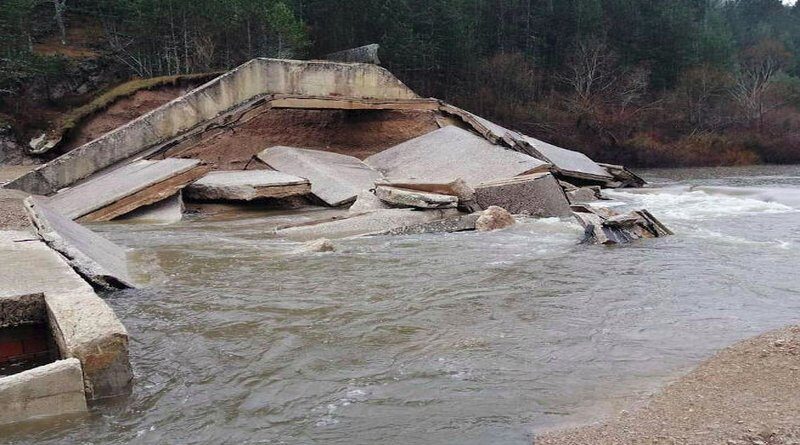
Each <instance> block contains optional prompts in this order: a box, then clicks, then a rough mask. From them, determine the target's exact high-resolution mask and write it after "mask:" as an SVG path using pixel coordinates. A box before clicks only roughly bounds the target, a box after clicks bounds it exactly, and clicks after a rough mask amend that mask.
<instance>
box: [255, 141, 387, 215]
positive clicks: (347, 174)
mask: <svg viewBox="0 0 800 445" xmlns="http://www.w3.org/2000/svg"><path fill="white" fill-rule="evenodd" d="M258 158H259V159H261V160H262V161H264V162H265V163H266V164H267V165H269V166H270V167H272V168H274V169H275V170H278V171H281V172H283V173H287V174H290V175H295V176H299V177H301V178H306V179H308V180H309V181H311V193H313V194H314V196H316V197H317V198H319V199H321V200H322V201H323V202H325V204H327V205H329V206H331V207H337V206H340V205H345V204H349V203H351V202H353V201H354V200H355V198H356V196H357V195H358V194H359V193H361V191H362V190H365V189H369V188H372V186H373V184H375V181H377V180H379V179H381V178H382V176H381V174H380V173H378V172H377V171H375V170H373V169H372V168H370V167H369V166H368V165H366V164H365V163H363V162H361V161H359V160H358V159H357V158H354V157H352V156H347V155H342V154H339V153H331V152H327V151H319V150H309V149H304V148H295V147H282V146H278V147H270V148H268V149H266V150H264V151H262V152H261V153H259V154H258Z"/></svg>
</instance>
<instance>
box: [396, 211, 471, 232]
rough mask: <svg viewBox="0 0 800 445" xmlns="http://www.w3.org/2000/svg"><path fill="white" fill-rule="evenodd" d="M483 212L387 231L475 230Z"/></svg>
mask: <svg viewBox="0 0 800 445" xmlns="http://www.w3.org/2000/svg"><path fill="white" fill-rule="evenodd" d="M482 214H483V213H482V212H476V213H470V214H469V215H461V216H454V217H451V218H445V219H442V220H439V221H433V222H429V223H421V224H413V225H410V226H405V227H399V228H397V229H392V230H389V231H387V232H386V233H385V234H386V235H421V234H425V233H454V232H468V231H472V230H475V223H476V222H477V221H478V218H480V217H481V215H482Z"/></svg>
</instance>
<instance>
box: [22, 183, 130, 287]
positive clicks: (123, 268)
mask: <svg viewBox="0 0 800 445" xmlns="http://www.w3.org/2000/svg"><path fill="white" fill-rule="evenodd" d="M25 207H26V209H27V210H28V215H29V217H30V219H31V221H32V222H33V224H34V226H35V228H36V232H37V233H38V234H39V236H40V237H41V238H42V240H44V242H45V243H46V244H47V245H48V246H50V248H51V249H53V250H55V251H56V252H59V253H60V254H62V255H63V256H64V258H66V260H67V261H68V262H69V264H70V265H71V266H72V268H73V269H75V270H76V271H77V272H78V273H79V274H80V275H81V276H82V277H84V278H85V279H86V280H87V281H89V282H90V283H92V285H94V286H97V287H100V288H105V289H124V288H128V287H134V286H133V284H132V282H133V280H131V278H130V275H129V273H128V258H127V252H126V251H125V249H123V248H122V247H119V246H117V245H116V244H114V243H112V242H111V241H109V240H107V239H105V238H103V237H102V236H100V235H98V234H96V233H94V232H92V231H91V230H89V229H87V228H85V227H83V226H81V225H80V224H78V223H76V222H74V221H72V220H71V219H69V218H65V217H63V216H62V215H60V214H59V213H58V212H56V211H54V210H53V209H51V208H50V207H49V206H48V205H46V204H44V203H43V202H42V199H41V198H38V199H37V198H34V197H30V198H28V199H26V200H25Z"/></svg>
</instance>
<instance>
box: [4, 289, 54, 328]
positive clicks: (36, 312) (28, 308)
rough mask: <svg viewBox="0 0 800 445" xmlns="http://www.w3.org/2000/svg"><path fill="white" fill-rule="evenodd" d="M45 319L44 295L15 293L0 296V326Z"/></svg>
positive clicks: (44, 320)
mask: <svg viewBox="0 0 800 445" xmlns="http://www.w3.org/2000/svg"><path fill="white" fill-rule="evenodd" d="M46 321H47V307H46V306H45V304H44V295H42V294H31V295H17V296H6V297H3V298H0V328H7V327H10V326H18V325H23V324H43V323H45V322H46Z"/></svg>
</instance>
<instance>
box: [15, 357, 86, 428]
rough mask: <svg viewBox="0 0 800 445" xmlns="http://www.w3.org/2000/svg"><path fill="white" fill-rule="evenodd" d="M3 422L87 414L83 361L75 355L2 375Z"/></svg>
mask: <svg viewBox="0 0 800 445" xmlns="http://www.w3.org/2000/svg"><path fill="white" fill-rule="evenodd" d="M0 406H2V407H3V409H0V425H5V424H10V423H17V422H22V421H25V420H30V419H36V418H42V417H52V416H62V415H67V414H77V413H86V412H88V408H87V406H86V395H85V394H84V392H83V373H82V371H81V363H80V361H79V360H77V359H74V358H68V359H65V360H59V361H56V362H53V363H50V364H47V365H43V366H38V367H36V368H33V369H30V370H27V371H23V372H21V373H18V374H14V375H10V376H7V377H2V378H0Z"/></svg>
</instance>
